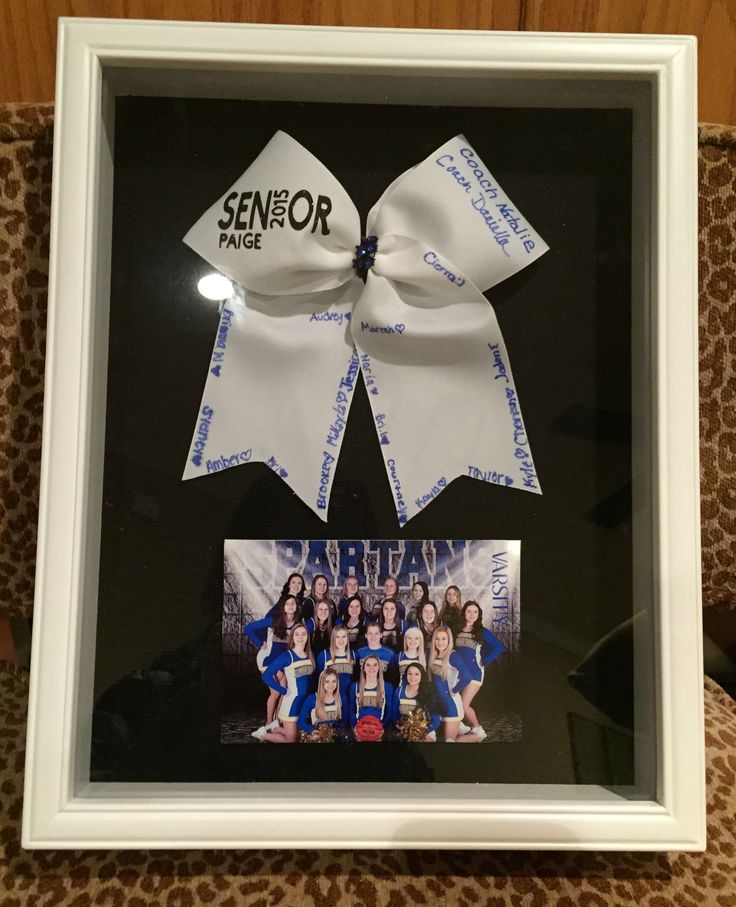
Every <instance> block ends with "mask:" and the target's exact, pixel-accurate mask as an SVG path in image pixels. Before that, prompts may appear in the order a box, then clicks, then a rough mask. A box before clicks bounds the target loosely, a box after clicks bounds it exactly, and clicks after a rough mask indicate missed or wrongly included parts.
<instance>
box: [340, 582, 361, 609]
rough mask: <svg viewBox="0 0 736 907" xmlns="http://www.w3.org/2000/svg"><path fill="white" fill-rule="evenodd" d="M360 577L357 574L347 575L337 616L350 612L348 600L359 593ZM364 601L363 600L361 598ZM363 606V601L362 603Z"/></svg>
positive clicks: (341, 591)
mask: <svg viewBox="0 0 736 907" xmlns="http://www.w3.org/2000/svg"><path fill="white" fill-rule="evenodd" d="M358 588H359V587H358V579H357V577H355V576H346V577H345V580H344V582H343V584H342V589H341V590H340V600H339V601H338V603H337V616H338V617H345V615H346V614H347V613H348V602H349V601H350V599H351V598H354V597H355V596H356V595H357V594H358ZM361 602H362V600H361ZM361 608H362V603H361Z"/></svg>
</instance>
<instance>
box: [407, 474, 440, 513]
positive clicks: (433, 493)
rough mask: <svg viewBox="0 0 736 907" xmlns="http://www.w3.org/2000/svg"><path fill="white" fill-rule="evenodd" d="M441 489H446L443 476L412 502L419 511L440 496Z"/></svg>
mask: <svg viewBox="0 0 736 907" xmlns="http://www.w3.org/2000/svg"><path fill="white" fill-rule="evenodd" d="M443 488H447V479H446V478H445V477H444V476H442V478H440V479H437V484H436V485H433V486H432V487H431V488H430V489H429V491H427V492H426V493H425V494H423V495H420V496H419V497H418V498H417V499H416V500H415V501H414V503H415V504H416V505H417V507H418V508H419V509H420V510H421V509H422V507H426V506H427V504H429V502H430V501H433V500H434V499H435V498H436V497H437V495H438V494H440V492H441V491H442V489H443Z"/></svg>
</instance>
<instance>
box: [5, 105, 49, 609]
mask: <svg viewBox="0 0 736 907" xmlns="http://www.w3.org/2000/svg"><path fill="white" fill-rule="evenodd" d="M52 116H53V107H52V106H51V105H46V106H43V107H40V106H38V105H19V104H16V105H2V106H0V616H2V617H16V616H21V615H28V614H30V613H31V610H32V608H33V579H34V570H35V563H36V527H37V523H38V482H39V470H40V462H41V417H42V409H43V369H44V345H45V331H46V287H47V282H48V255H49V210H50V205H51V135H52V133H51V123H52Z"/></svg>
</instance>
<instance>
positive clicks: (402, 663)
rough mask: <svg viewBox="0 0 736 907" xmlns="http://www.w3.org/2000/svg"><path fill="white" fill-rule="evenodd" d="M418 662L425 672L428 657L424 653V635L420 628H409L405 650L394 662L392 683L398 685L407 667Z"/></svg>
mask: <svg viewBox="0 0 736 907" xmlns="http://www.w3.org/2000/svg"><path fill="white" fill-rule="evenodd" d="M412 662H417V663H418V664H419V665H421V666H422V667H423V668H424V669H425V671H426V669H427V657H426V655H425V651H424V634H423V633H422V631H421V630H420V629H419V627H407V629H406V630H405V631H404V639H403V648H402V649H401V651H400V652H399V653H398V655H397V656H396V659H395V660H394V665H393V670H392V673H391V679H392V682H394V683H398V682H399V681H400V680H401V679H402V678H403V676H404V671H405V670H406V668H407V665H410V664H411V663H412Z"/></svg>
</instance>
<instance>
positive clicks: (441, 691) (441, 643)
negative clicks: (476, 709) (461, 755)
mask: <svg viewBox="0 0 736 907" xmlns="http://www.w3.org/2000/svg"><path fill="white" fill-rule="evenodd" d="M429 670H430V671H431V672H432V677H433V679H434V686H435V690H436V691H437V699H438V704H439V712H440V715H441V717H442V733H443V739H444V740H445V741H447V742H451V741H452V742H455V743H480V737H479V736H478V735H477V734H463V735H462V736H458V734H459V733H460V722H461V721H462V720H463V715H464V713H463V701H462V698H461V696H460V694H459V692H458V691H457V688H458V684H459V683H460V680H461V672H462V670H463V662H462V660H461V659H460V657H459V656H458V654H457V652H455V651H454V650H453V647H452V633H451V632H450V630H449V629H448V628H447V627H438V628H437V629H436V630H435V631H434V634H433V635H432V645H431V648H430V657H429Z"/></svg>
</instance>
